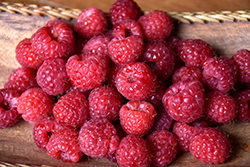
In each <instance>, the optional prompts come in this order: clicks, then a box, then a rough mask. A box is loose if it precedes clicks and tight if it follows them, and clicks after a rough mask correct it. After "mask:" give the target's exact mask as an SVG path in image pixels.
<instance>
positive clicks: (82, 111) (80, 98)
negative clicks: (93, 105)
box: [53, 91, 89, 128]
mask: <svg viewBox="0 0 250 167" xmlns="http://www.w3.org/2000/svg"><path fill="white" fill-rule="evenodd" d="M72 104H73V105H72ZM53 115H54V117H55V119H56V121H57V122H58V123H60V124H61V125H64V126H69V127H73V128H79V127H81V126H82V125H83V124H84V122H86V121H87V120H88V119H89V109H88V100H86V97H85V95H84V94H83V93H82V92H80V91H73V92H70V93H67V94H65V95H63V96H62V97H61V98H60V99H59V100H58V101H57V103H56V104H55V106H54V108H53Z"/></svg>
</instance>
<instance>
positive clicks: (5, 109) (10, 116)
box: [0, 89, 21, 129]
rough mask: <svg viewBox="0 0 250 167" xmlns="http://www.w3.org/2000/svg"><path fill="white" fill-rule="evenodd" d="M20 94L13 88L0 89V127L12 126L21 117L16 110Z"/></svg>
mask: <svg viewBox="0 0 250 167" xmlns="http://www.w3.org/2000/svg"><path fill="white" fill-rule="evenodd" d="M19 97H20V94H19V93H17V92H15V91H14V90H9V89H0V129H5V128H9V127H11V126H13V125H14V124H15V123H16V122H17V121H18V120H19V119H20V117H21V115H20V114H19V113H18V112H17V100H18V98H19Z"/></svg>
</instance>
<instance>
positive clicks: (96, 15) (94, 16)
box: [74, 6, 108, 39]
mask: <svg viewBox="0 0 250 167" xmlns="http://www.w3.org/2000/svg"><path fill="white" fill-rule="evenodd" d="M107 27H108V20H107V18H106V16H105V14H104V13H103V12H102V11H101V10H100V9H98V8H96V7H94V6H92V7H90V8H87V9H85V10H83V11H82V12H81V13H80V14H79V15H78V17H77V19H76V22H75V24H74V29H75V31H76V32H77V33H78V34H80V35H81V36H83V37H84V38H87V39H90V38H92V37H94V36H98V35H100V34H102V33H104V31H105V30H106V29H107Z"/></svg>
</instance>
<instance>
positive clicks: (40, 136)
mask: <svg viewBox="0 0 250 167" xmlns="http://www.w3.org/2000/svg"><path fill="white" fill-rule="evenodd" d="M60 128H62V126H61V125H60V124H58V123H57V122H56V121H55V118H54V117H46V118H44V119H42V120H41V121H39V122H38V123H36V124H35V125H34V127H33V139H34V142H35V143H36V145H37V147H38V148H40V149H41V150H42V151H47V150H46V146H47V144H48V142H49V138H50V134H53V133H54V132H56V131H57V130H59V129H60Z"/></svg>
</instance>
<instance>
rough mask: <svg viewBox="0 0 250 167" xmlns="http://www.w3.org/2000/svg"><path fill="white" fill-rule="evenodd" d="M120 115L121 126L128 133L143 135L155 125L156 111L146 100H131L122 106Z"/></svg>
mask: <svg viewBox="0 0 250 167" xmlns="http://www.w3.org/2000/svg"><path fill="white" fill-rule="evenodd" d="M119 116H120V123H121V126H122V128H123V129H124V131H125V132H126V133H127V134H134V135H138V136H143V135H145V134H147V133H148V132H149V130H150V128H151V127H152V126H153V124H154V118H155V116H156V111H155V110H154V106H153V105H152V104H150V103H148V102H146V101H129V102H128V103H126V104H124V105H123V106H122V107H121V109H120V112H119Z"/></svg>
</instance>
